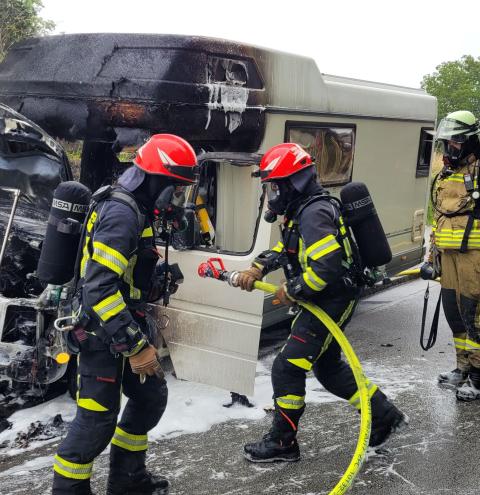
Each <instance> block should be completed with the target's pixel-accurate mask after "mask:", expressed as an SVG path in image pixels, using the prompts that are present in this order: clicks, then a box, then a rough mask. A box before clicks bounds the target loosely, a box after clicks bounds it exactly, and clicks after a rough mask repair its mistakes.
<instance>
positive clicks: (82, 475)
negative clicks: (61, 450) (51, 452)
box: [53, 454, 93, 480]
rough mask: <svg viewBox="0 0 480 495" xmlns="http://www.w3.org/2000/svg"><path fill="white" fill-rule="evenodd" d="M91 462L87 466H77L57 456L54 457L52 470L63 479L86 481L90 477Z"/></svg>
mask: <svg viewBox="0 0 480 495" xmlns="http://www.w3.org/2000/svg"><path fill="white" fill-rule="evenodd" d="M92 467H93V462H89V463H88V464H77V463H74V462H70V461H67V460H65V459H63V458H62V457H60V456H59V455H58V454H56V455H55V457H54V463H53V469H54V471H56V472H57V473H58V474H60V475H62V476H64V477H65V478H72V479H75V480H88V479H89V478H90V477H91V475H92Z"/></svg>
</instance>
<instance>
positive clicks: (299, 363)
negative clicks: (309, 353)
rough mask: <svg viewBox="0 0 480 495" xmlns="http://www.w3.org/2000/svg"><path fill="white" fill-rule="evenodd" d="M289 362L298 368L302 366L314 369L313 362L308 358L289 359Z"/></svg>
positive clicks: (306, 368) (308, 369) (303, 368)
mask: <svg viewBox="0 0 480 495" xmlns="http://www.w3.org/2000/svg"><path fill="white" fill-rule="evenodd" d="M287 361H288V362H289V363H292V364H293V365H294V366H297V367H298V368H302V370H306V371H310V370H311V369H312V366H313V364H312V363H311V362H310V361H308V359H305V358H300V359H287Z"/></svg>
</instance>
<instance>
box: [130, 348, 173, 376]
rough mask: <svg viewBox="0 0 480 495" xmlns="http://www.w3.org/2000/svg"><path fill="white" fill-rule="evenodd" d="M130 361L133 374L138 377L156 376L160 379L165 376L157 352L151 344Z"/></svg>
mask: <svg viewBox="0 0 480 495" xmlns="http://www.w3.org/2000/svg"><path fill="white" fill-rule="evenodd" d="M128 360H129V361H130V366H131V367H132V371H133V373H135V374H136V375H148V376H153V375H156V376H158V378H163V377H164V376H165V375H164V373H163V370H162V367H161V366H160V363H159V362H158V358H157V350H156V349H155V347H153V345H151V344H150V345H148V347H145V349H143V350H141V351H140V352H139V353H137V354H135V355H134V356H130V357H129V358H128Z"/></svg>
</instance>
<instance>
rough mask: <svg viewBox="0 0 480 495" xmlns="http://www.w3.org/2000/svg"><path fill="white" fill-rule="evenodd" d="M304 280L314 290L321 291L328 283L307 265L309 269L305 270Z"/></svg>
mask: <svg viewBox="0 0 480 495" xmlns="http://www.w3.org/2000/svg"><path fill="white" fill-rule="evenodd" d="M303 280H304V281H305V283H306V284H307V285H308V286H309V287H310V289H312V290H314V291H317V292H318V291H321V290H323V289H324V288H325V287H326V285H327V283H326V282H325V281H324V280H322V279H321V278H320V277H319V276H318V275H317V274H316V273H315V272H314V271H313V270H312V268H311V267H310V266H308V267H307V270H306V271H305V272H303Z"/></svg>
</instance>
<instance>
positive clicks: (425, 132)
mask: <svg viewBox="0 0 480 495" xmlns="http://www.w3.org/2000/svg"><path fill="white" fill-rule="evenodd" d="M429 131H430V132H429ZM434 132H435V129H434V128H433V127H421V128H420V139H419V142H418V152H417V165H416V167H415V178H417V179H418V178H422V177H428V175H429V173H430V165H431V163H432V156H433V151H434V147H435V138H434V134H433V133H434ZM424 136H431V137H432V148H431V151H430V160H429V161H428V163H427V164H426V166H425V164H422V165H420V159H421V158H422V157H423V154H424V147H422V144H423V143H425V142H426V140H425V139H424Z"/></svg>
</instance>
